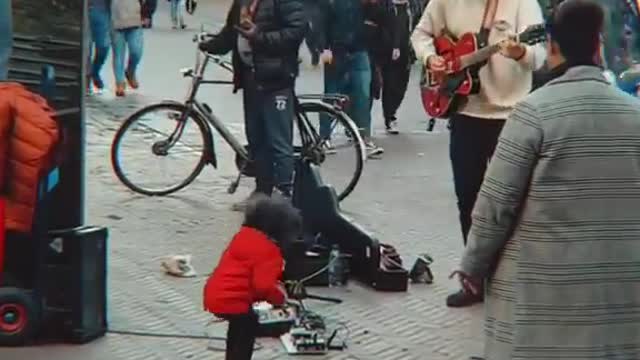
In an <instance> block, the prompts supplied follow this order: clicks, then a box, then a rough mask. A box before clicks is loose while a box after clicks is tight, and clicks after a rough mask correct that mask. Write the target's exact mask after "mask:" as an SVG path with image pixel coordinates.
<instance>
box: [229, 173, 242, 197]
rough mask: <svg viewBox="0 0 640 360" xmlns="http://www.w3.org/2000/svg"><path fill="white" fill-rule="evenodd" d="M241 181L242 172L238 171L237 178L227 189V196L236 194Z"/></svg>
mask: <svg viewBox="0 0 640 360" xmlns="http://www.w3.org/2000/svg"><path fill="white" fill-rule="evenodd" d="M241 179H242V171H238V176H236V179H235V180H233V181H232V182H231V184H229V187H228V188H227V194H235V193H236V190H238V186H240V180H241Z"/></svg>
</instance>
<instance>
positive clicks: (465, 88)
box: [420, 24, 547, 118]
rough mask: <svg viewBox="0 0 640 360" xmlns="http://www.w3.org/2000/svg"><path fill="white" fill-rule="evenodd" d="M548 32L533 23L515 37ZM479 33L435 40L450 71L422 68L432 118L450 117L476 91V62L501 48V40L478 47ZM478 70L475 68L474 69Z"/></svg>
mask: <svg viewBox="0 0 640 360" xmlns="http://www.w3.org/2000/svg"><path fill="white" fill-rule="evenodd" d="M546 38H547V34H546V31H545V28H544V25H542V24H541V25H532V26H529V27H528V28H527V29H526V30H525V31H523V32H521V33H520V34H518V35H516V36H514V37H513V38H512V39H513V40H515V41H517V42H520V43H523V44H527V45H534V44H537V43H541V42H544V41H545V40H546ZM478 43H479V42H478V37H477V35H476V34H474V33H465V34H463V35H462V36H461V37H460V39H459V40H456V39H454V38H453V37H452V36H447V35H445V36H440V37H437V38H436V39H435V40H434V45H435V47H436V53H437V54H438V55H440V56H442V57H443V58H444V59H445V61H446V66H447V73H446V75H445V76H444V77H443V78H441V79H437V78H436V77H435V76H433V74H432V73H431V71H429V70H428V69H426V68H425V69H423V77H422V82H421V83H420V87H421V92H422V104H423V105H424V108H425V110H426V112H427V114H429V116H431V117H432V118H447V117H448V116H449V115H450V114H451V113H452V112H454V111H455V110H456V108H457V107H458V106H459V105H460V103H461V102H462V101H464V99H465V97H466V96H468V95H470V94H473V93H475V92H477V90H478V89H479V85H480V83H479V79H478V78H477V69H473V68H474V65H478V64H481V63H483V62H485V61H486V60H487V59H489V58H490V57H491V56H492V55H493V54H495V53H497V52H498V51H500V44H499V43H498V44H494V45H489V46H485V47H483V48H479V46H478ZM474 70H475V71H474Z"/></svg>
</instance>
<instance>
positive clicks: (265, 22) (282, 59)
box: [202, 0, 308, 90]
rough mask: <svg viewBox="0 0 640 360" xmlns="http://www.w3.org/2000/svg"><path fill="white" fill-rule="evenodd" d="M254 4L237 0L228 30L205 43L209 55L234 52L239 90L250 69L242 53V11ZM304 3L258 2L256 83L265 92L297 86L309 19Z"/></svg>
mask: <svg viewBox="0 0 640 360" xmlns="http://www.w3.org/2000/svg"><path fill="white" fill-rule="evenodd" d="M245 2H246V3H247V6H248V5H249V4H248V3H250V1H247V0H235V1H234V2H233V5H231V9H230V10H229V14H228V15H227V21H226V24H225V26H224V28H223V29H222V30H221V31H220V33H218V35H217V36H215V37H214V38H213V39H211V40H210V41H208V42H207V43H205V44H203V46H202V47H203V48H205V49H206V50H207V51H208V52H210V53H212V54H217V55H223V54H226V53H228V52H230V51H233V69H234V82H235V85H236V86H235V90H238V89H240V88H242V78H243V72H244V71H247V67H246V66H245V65H244V64H243V63H242V61H241V60H240V56H239V54H238V36H240V35H239V34H238V31H237V30H236V28H235V27H236V26H237V25H238V24H239V22H240V9H241V8H242V6H243V4H244V3H245ZM304 2H305V1H304V0H258V5H257V7H256V13H255V16H254V19H253V22H254V23H255V24H256V26H257V34H256V36H255V38H253V39H252V40H251V42H250V43H251V48H252V51H253V63H254V71H255V80H256V82H257V83H258V86H259V87H261V88H262V89H264V90H279V89H282V88H286V87H289V86H293V84H294V82H295V79H296V77H297V76H298V50H299V48H300V44H301V43H302V39H303V38H304V35H305V32H306V31H307V26H308V19H307V14H306V12H305V9H304Z"/></svg>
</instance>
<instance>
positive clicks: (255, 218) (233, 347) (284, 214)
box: [204, 195, 302, 360]
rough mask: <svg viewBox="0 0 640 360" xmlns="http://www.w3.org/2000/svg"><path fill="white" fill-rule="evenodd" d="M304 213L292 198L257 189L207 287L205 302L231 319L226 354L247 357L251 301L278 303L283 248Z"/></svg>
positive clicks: (253, 323) (229, 358)
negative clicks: (258, 193) (258, 191)
mask: <svg viewBox="0 0 640 360" xmlns="http://www.w3.org/2000/svg"><path fill="white" fill-rule="evenodd" d="M301 225H302V219H301V217H300V214H299V212H298V210H297V209H296V208H294V207H293V205H291V203H290V201H288V200H286V199H284V198H282V197H272V198H269V197H266V196H262V195H256V196H254V197H252V200H251V201H250V202H249V204H248V205H247V210H246V212H245V219H244V223H243V225H242V227H241V228H240V231H238V233H237V234H236V235H235V236H234V237H233V239H232V240H231V243H230V244H229V246H228V247H227V249H226V250H225V251H224V253H223V254H222V257H221V259H220V262H219V264H218V266H217V267H216V269H215V270H214V272H213V274H212V275H211V276H210V277H209V279H208V280H207V283H206V285H205V287H204V308H205V310H207V311H209V312H211V313H213V314H215V315H216V316H218V317H220V318H223V319H226V320H228V321H229V329H228V330H227V351H226V360H245V359H246V360H249V359H251V356H252V355H253V347H254V343H255V338H256V330H257V327H258V317H257V315H256V314H255V313H254V312H253V310H252V304H253V303H255V302H258V301H267V302H269V303H270V304H272V305H275V306H280V305H282V304H284V302H285V298H286V296H285V291H284V289H283V288H282V286H281V285H280V282H279V280H280V277H281V276H282V271H283V269H284V260H283V256H282V250H283V249H284V248H285V247H286V246H287V244H290V243H291V241H293V240H295V239H296V238H297V237H298V235H299V234H300V230H301Z"/></svg>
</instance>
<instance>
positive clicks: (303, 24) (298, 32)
mask: <svg viewBox="0 0 640 360" xmlns="http://www.w3.org/2000/svg"><path fill="white" fill-rule="evenodd" d="M304 5H305V0H278V1H259V0H235V1H234V2H233V4H232V5H231V9H230V10H229V13H228V15H227V21H226V23H225V26H224V28H223V29H222V30H221V31H220V32H219V33H218V34H217V35H216V36H215V37H213V38H212V39H211V40H209V41H206V42H203V43H201V44H200V49H201V50H203V51H207V52H209V53H212V54H219V55H222V54H226V53H228V52H232V53H233V70H234V83H235V88H234V91H237V90H238V89H242V90H243V102H244V115H245V131H246V135H247V139H248V141H249V154H250V156H251V158H252V159H253V163H254V164H255V167H256V188H255V191H254V193H262V194H267V195H271V194H272V192H273V190H274V188H275V189H276V190H277V192H279V193H280V194H282V195H284V196H285V197H290V196H291V192H292V190H293V189H292V187H293V186H292V185H293V170H294V158H293V155H294V149H293V118H294V116H295V114H294V86H295V81H296V78H297V76H298V53H299V49H300V45H301V44H302V40H303V39H304V35H305V32H306V31H307V25H308V24H307V14H306V10H305V7H304ZM274 6H277V8H274ZM245 206H246V201H242V202H240V203H238V204H235V205H234V210H243V209H244V207H245Z"/></svg>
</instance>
